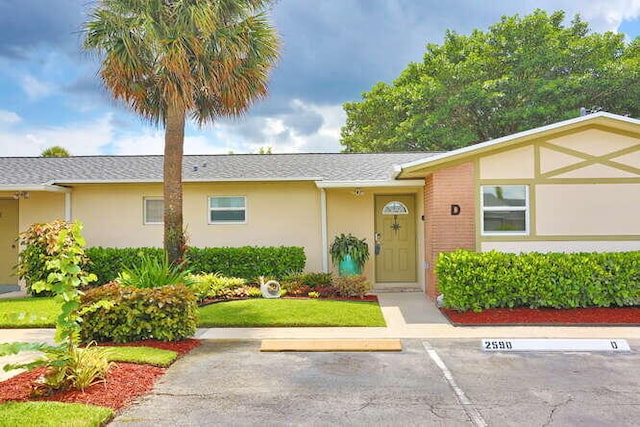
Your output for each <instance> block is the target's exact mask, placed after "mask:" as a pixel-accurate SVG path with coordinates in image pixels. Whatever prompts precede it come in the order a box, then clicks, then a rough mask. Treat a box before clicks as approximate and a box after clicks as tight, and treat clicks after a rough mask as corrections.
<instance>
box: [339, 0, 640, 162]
mask: <svg viewBox="0 0 640 427" xmlns="http://www.w3.org/2000/svg"><path fill="white" fill-rule="evenodd" d="M564 21H565V14H564V12H562V11H557V12H554V13H552V14H550V15H549V14H547V13H546V12H545V11H542V10H536V11H535V12H533V13H531V14H530V15H527V16H524V17H520V16H519V15H515V16H512V17H503V18H502V19H501V21H500V22H498V23H496V24H495V25H493V26H491V27H490V28H489V30H488V31H486V32H483V31H480V30H474V31H473V32H472V33H471V34H470V35H460V34H457V33H456V32H454V31H447V32H446V33H445V37H444V42H443V44H442V45H437V44H428V45H427V48H426V53H425V54H424V58H423V61H422V62H420V63H410V64H409V65H408V67H407V68H406V69H405V70H404V71H403V72H402V73H401V75H400V76H399V77H398V78H397V79H396V80H395V81H394V82H393V83H392V84H387V83H377V84H376V85H374V86H373V88H372V89H371V91H369V92H365V93H363V95H362V97H363V99H362V101H360V102H351V103H346V104H344V109H345V111H346V113H347V121H346V124H345V126H344V127H343V128H342V133H341V143H342V145H344V151H347V152H360V151H407V150H408V151H422V150H424V151H434V150H451V149H455V148H460V147H464V146H467V145H471V144H475V143H478V142H482V141H486V140H489V139H493V138H498V137H501V136H505V135H509V134H512V133H515V132H519V131H523V130H527V129H532V128H535V127H538V126H543V125H546V124H550V123H553V122H557V121H560V120H565V119H569V118H573V117H576V116H578V114H579V110H580V108H582V107H584V108H586V109H588V110H590V111H599V110H605V111H608V112H611V113H616V114H622V115H630V116H633V117H638V116H640V38H636V40H634V41H633V42H631V43H626V42H625V40H624V35H622V34H616V33H612V32H606V33H602V34H600V33H592V32H591V31H590V30H589V25H588V23H586V22H584V21H582V20H581V19H580V17H579V16H576V17H574V19H573V20H572V21H571V22H570V23H569V24H568V25H565V24H563V22H564Z"/></svg>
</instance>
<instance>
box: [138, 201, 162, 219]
mask: <svg viewBox="0 0 640 427" xmlns="http://www.w3.org/2000/svg"><path fill="white" fill-rule="evenodd" d="M158 200H160V201H161V202H162V203H163V206H164V198H163V197H143V198H142V223H143V224H144V225H161V224H164V217H163V220H162V221H160V222H157V221H147V201H158Z"/></svg>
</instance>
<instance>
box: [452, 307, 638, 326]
mask: <svg viewBox="0 0 640 427" xmlns="http://www.w3.org/2000/svg"><path fill="white" fill-rule="evenodd" d="M440 311H442V313H443V314H444V315H445V316H447V317H448V318H449V320H451V322H452V323H453V324H455V325H460V326H478V325H554V326H566V325H573V326H576V325H602V326H604V325H607V326H608V325H640V307H616V308H602V307H593V308H573V309H567V310H556V309H531V308H512V309H508V308H496V309H490V310H484V311H481V312H478V313H476V312H473V311H465V312H459V311H456V310H451V309H447V308H441V309H440Z"/></svg>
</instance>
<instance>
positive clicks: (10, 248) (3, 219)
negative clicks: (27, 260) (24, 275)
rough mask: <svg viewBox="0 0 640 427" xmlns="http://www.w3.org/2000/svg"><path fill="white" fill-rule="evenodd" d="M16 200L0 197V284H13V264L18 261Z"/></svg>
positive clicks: (14, 282) (14, 280)
mask: <svg viewBox="0 0 640 427" xmlns="http://www.w3.org/2000/svg"><path fill="white" fill-rule="evenodd" d="M17 237H18V201H17V200H12V199H0V285H15V284H16V283H18V279H17V278H16V277H15V275H14V274H13V266H15V265H16V264H17V262H18V244H17V242H16V238H17Z"/></svg>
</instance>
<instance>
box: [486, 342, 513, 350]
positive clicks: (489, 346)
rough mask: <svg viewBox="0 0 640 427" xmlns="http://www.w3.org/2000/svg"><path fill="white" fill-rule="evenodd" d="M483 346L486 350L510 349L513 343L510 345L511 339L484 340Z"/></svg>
mask: <svg viewBox="0 0 640 427" xmlns="http://www.w3.org/2000/svg"><path fill="white" fill-rule="evenodd" d="M484 348H485V349H486V350H511V349H512V348H513V345H511V341H503V340H497V341H485V343H484Z"/></svg>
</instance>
